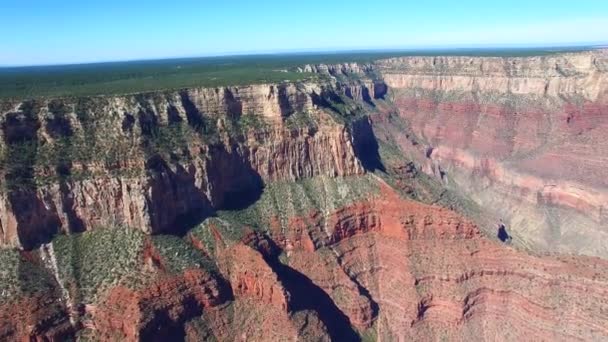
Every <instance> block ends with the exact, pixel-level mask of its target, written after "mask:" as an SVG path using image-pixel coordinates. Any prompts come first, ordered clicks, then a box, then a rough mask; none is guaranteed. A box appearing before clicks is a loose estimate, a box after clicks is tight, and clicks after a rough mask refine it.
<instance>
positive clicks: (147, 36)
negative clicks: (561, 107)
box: [0, 0, 608, 66]
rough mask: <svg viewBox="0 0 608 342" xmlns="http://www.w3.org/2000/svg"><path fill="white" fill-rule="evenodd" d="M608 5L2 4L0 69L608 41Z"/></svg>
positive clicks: (446, 1)
mask: <svg viewBox="0 0 608 342" xmlns="http://www.w3.org/2000/svg"><path fill="white" fill-rule="evenodd" d="M607 23H608V1H592V0H578V1H572V0H551V1H549V0H540V1H530V0H525V1H524V0H512V1H498V2H495V1H487V0H486V1H473V0H461V1H451V0H436V1H425V2H423V1H402V0H399V1H398V0H393V1H391V0H376V1H359V0H353V1H349V2H343V1H321V0H310V1H307V2H298V1H278V0H265V1H252V0H248V1H245V0H234V1H205V0H203V1H201V0H174V1H159V0H150V1H124V0H120V1H118V0H104V1H100V0H90V1H81V0H79V1H76V0H55V1H46V0H31V1H23V0H3V1H2V2H1V3H0V32H2V35H1V36H0V65H4V66H10V65H41V64H65V63H82V62H101V61H117V60H136V59H152V58H165V57H187V56H210V55H225V54H243V53H268V52H290V51H329V50H353V49H402V48H430V47H433V48H443V47H482V46H518V47H523V46H564V45H591V44H604V45H605V44H607V43H608V24H607Z"/></svg>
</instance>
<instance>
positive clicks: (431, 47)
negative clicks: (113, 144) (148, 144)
mask: <svg viewBox="0 0 608 342" xmlns="http://www.w3.org/2000/svg"><path fill="white" fill-rule="evenodd" d="M577 48H580V49H581V50H584V49H587V48H588V49H590V50H592V49H602V48H608V42H587V43H583V42H579V43H559V44H546V45H543V44H525V43H521V44H493V45H492V44H466V45H465V44H453V45H450V44H448V45H426V46H422V45H420V46H407V47H396V46H394V47H368V48H364V47H353V48H337V49H326V48H308V49H306V48H303V49H286V50H259V51H230V52H219V53H210V54H202V55H183V56H159V57H150V58H146V57H144V58H133V59H128V58H126V59H110V60H99V61H83V62H65V63H61V62H59V63H49V64H0V69H19V68H33V67H61V66H86V65H96V64H113V63H134V62H153V61H164V60H180V59H204V58H222V57H225V58H227V57H248V56H251V57H253V56H273V55H274V56H280V55H298V54H339V53H349V52H351V53H373V52H395V53H398V52H417V51H420V52H424V51H441V50H446V51H447V52H449V51H458V50H484V49H522V50H526V49H577Z"/></svg>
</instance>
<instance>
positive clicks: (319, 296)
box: [252, 236, 361, 341]
mask: <svg viewBox="0 0 608 342" xmlns="http://www.w3.org/2000/svg"><path fill="white" fill-rule="evenodd" d="M260 242H261V243H260ZM258 243H259V244H258V245H257V246H252V247H254V248H256V249H257V250H258V251H259V252H260V253H262V256H263V257H264V260H265V261H266V263H267V264H268V265H269V266H270V268H271V269H272V270H273V271H274V272H275V273H276V274H277V276H278V277H279V280H280V281H281V283H282V284H283V286H285V289H286V290H287V291H288V292H289V294H290V295H291V296H290V298H289V310H290V311H292V312H297V311H304V310H310V311H314V312H315V313H316V314H317V316H318V317H319V319H320V320H321V321H322V322H323V324H325V326H326V328H327V332H328V334H329V336H330V338H331V340H332V341H360V340H361V338H360V337H359V335H358V334H357V333H356V332H355V330H354V329H353V327H352V325H351V323H350V319H349V318H348V316H346V315H345V314H344V312H342V310H340V308H338V307H337V306H336V304H335V303H334V301H333V300H332V299H331V297H330V296H329V295H328V294H327V293H326V292H325V291H324V290H323V289H322V288H320V287H319V286H317V285H316V284H315V283H314V282H313V281H312V280H311V279H310V278H308V277H307V276H306V275H305V274H303V273H300V272H299V271H297V270H295V269H293V268H291V267H289V266H288V265H285V264H283V263H281V261H280V260H279V255H280V254H281V252H282V250H281V248H280V247H279V246H277V245H276V244H275V243H274V241H272V239H270V238H268V237H266V236H264V237H263V238H262V240H260V241H258Z"/></svg>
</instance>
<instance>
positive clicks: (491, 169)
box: [377, 51, 608, 257]
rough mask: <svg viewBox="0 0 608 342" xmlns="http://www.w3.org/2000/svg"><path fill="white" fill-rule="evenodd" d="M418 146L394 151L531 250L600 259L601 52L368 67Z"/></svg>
mask: <svg viewBox="0 0 608 342" xmlns="http://www.w3.org/2000/svg"><path fill="white" fill-rule="evenodd" d="M377 68H379V70H380V71H381V73H382V75H383V79H384V80H385V82H386V84H387V85H388V86H389V87H390V88H391V90H392V99H393V100H394V103H395V105H396V107H397V108H398V111H399V115H400V117H401V118H402V119H404V120H405V122H407V124H408V127H409V129H410V130H411V133H413V134H414V135H415V136H416V138H417V139H418V141H417V142H418V143H420V144H421V145H418V146H416V147H415V148H414V149H416V150H417V152H413V151H412V150H413V148H412V146H411V144H409V143H408V142H404V144H402V147H403V148H405V149H408V150H409V151H411V152H413V153H414V155H417V156H418V157H417V159H418V160H417V163H418V165H419V167H420V168H421V169H423V170H424V171H425V172H427V173H429V174H434V175H436V176H437V177H438V178H442V180H443V181H444V182H446V184H447V186H448V187H451V188H454V189H457V191H459V192H463V193H466V194H468V195H469V196H471V198H473V199H474V200H475V202H477V203H478V204H479V205H481V207H483V208H484V209H485V210H487V211H488V212H490V213H491V216H493V217H494V220H495V221H496V222H498V220H499V219H503V220H505V222H507V225H508V226H509V227H510V228H511V229H512V230H513V232H514V235H515V236H516V238H517V240H518V241H520V242H521V244H523V245H526V246H529V247H530V248H531V249H533V250H539V249H540V250H549V251H562V252H576V253H584V254H588V255H598V256H604V257H605V256H606V255H607V253H608V250H607V249H606V244H604V243H603V242H602V241H604V239H606V237H608V236H607V235H606V231H607V229H608V221H607V220H606V203H608V184H607V183H606V182H605V180H606V176H607V175H608V174H607V173H606V169H605V167H604V164H605V162H606V160H607V159H606V158H607V155H608V154H607V153H608V145H606V141H605V139H604V138H603V133H602V132H603V131H604V130H605V128H606V127H607V126H606V124H607V123H608V121H607V120H608V115H607V113H606V110H607V108H608V107H607V104H608V55H607V54H606V52H605V51H592V52H584V53H574V54H561V55H549V56H544V57H525V58H524V57H521V58H489V57H483V58H481V57H411V58H396V59H390V60H383V61H380V62H378V63H377Z"/></svg>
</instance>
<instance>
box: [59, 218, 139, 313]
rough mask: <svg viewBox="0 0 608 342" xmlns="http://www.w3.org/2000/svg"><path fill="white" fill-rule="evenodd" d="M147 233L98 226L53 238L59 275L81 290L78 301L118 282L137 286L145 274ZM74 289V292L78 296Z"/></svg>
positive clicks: (66, 283)
mask: <svg viewBox="0 0 608 342" xmlns="http://www.w3.org/2000/svg"><path fill="white" fill-rule="evenodd" d="M144 241H145V235H144V234H143V233H142V232H141V231H139V230H137V229H131V228H113V229H96V230H93V231H90V232H85V233H82V234H77V235H60V236H57V237H56V238H55V240H53V248H54V251H55V256H56V259H57V268H58V269H59V278H60V280H61V281H62V283H63V285H64V286H65V288H67V289H74V288H75V289H77V291H79V297H80V298H77V299H79V300H78V301H82V302H84V303H91V302H94V301H95V300H96V299H97V296H98V295H100V294H101V293H103V291H104V290H106V289H108V288H110V287H112V286H117V285H124V286H129V287H137V286H138V285H141V284H143V282H144V281H145V278H144V276H143V274H142V273H141V272H142V267H141V265H142V255H143V254H142V253H143V250H144ZM75 295H76V294H75V293H72V296H75Z"/></svg>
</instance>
